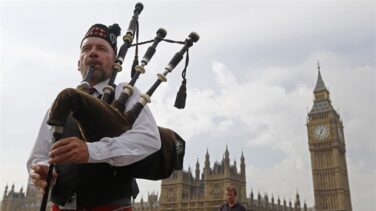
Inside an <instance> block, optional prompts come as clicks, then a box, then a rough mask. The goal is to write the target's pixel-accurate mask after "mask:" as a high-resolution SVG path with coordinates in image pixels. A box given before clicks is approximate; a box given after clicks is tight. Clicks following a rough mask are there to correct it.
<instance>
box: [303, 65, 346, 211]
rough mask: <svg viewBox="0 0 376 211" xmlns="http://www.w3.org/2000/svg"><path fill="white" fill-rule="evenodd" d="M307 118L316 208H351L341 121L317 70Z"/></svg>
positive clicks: (323, 210)
mask: <svg viewBox="0 0 376 211" xmlns="http://www.w3.org/2000/svg"><path fill="white" fill-rule="evenodd" d="M313 93H314V101H313V106H312V109H311V111H310V112H309V113H308V118H307V132H308V145H309V151H310V153H311V165H312V178H313V189H314V196H315V208H316V210H317V211H334V210H335V211H351V210H352V208H351V197H350V188H349V179H348V172H347V164H346V156H345V153H346V146H345V139H344V135H343V134H344V133H343V125H342V120H341V118H340V116H339V114H338V113H337V111H336V110H334V108H333V106H332V103H331V101H330V98H329V90H328V89H327V88H326V86H325V84H324V81H323V80H322V77H321V73H320V65H319V64H318V78H317V82H316V86H315V89H314V91H313Z"/></svg>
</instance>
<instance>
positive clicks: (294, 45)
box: [0, 0, 376, 211]
mask: <svg viewBox="0 0 376 211" xmlns="http://www.w3.org/2000/svg"><path fill="white" fill-rule="evenodd" d="M135 3H136V1H3V0H2V1H1V10H0V13H1V34H0V36H1V42H0V45H1V62H0V65H1V75H0V78H1V92H0V96H1V98H0V100H1V103H0V106H1V109H0V111H1V113H0V115H1V123H0V125H1V127H0V128H1V129H0V130H1V131H0V134H1V136H0V138H1V149H0V150H1V151H0V165H1V167H0V194H1V195H0V196H1V198H2V193H3V190H4V187H5V185H6V184H9V185H12V184H13V183H14V184H15V186H16V189H17V190H19V189H20V188H21V186H24V187H25V186H26V182H27V177H28V175H27V171H26V160H27V157H28V156H29V153H30V150H31V148H32V145H33V143H34V140H35V138H36V135H37V132H38V129H39V126H40V122H41V120H42V118H43V115H44V114H45V112H46V110H47V109H48V107H49V105H50V104H51V103H52V101H53V99H54V98H55V97H56V95H57V93H58V92H59V91H61V90H62V89H64V88H66V87H75V86H76V85H77V84H78V83H79V82H80V75H79V72H78V71H77V61H78V55H79V43H80V41H81V39H82V37H83V35H84V34H85V32H86V31H87V29H88V28H89V27H90V26H91V25H92V24H93V23H104V24H106V25H110V24H113V23H119V24H120V26H121V27H122V28H123V32H125V29H126V28H127V26H128V23H129V21H130V18H131V16H132V12H133V9H134V5H135ZM143 3H144V6H145V8H144V11H143V12H142V13H141V15H140V19H139V20H140V39H141V40H149V39H152V38H153V37H154V36H155V32H156V30H157V29H158V28H160V27H164V28H165V29H166V30H167V32H168V34H167V38H170V39H176V40H184V39H185V37H186V36H187V35H188V34H189V33H190V32H191V31H196V32H198V33H199V34H200V35H201V39H200V41H199V42H198V43H196V44H195V45H194V46H193V47H192V49H191V50H190V65H189V67H188V71H187V78H188V99H187V105H186V109H184V110H177V109H175V108H173V101H174V98H175V93H176V91H177V90H178V87H179V85H180V81H181V77H180V71H181V69H182V68H183V66H182V64H181V65H180V66H178V67H177V68H176V70H175V71H176V72H174V73H173V74H170V75H169V80H168V83H164V84H162V85H161V86H160V87H159V89H158V90H157V91H156V93H155V95H154V96H153V98H152V104H150V108H151V110H152V111H153V113H154V115H155V118H156V120H157V122H158V124H159V125H161V126H164V127H170V128H173V129H174V130H176V131H177V132H178V133H179V134H180V135H181V136H182V137H184V138H185V140H186V142H187V143H186V146H187V149H186V156H185V161H184V168H185V169H188V167H189V166H190V167H191V169H193V170H194V166H195V162H196V161H197V159H198V160H199V162H200V168H201V171H202V168H203V163H204V155H205V152H206V150H207V149H208V150H209V153H210V161H211V164H212V165H213V163H214V162H215V161H220V160H221V159H222V156H223V153H224V151H225V148H226V145H228V148H229V151H230V158H231V163H233V161H234V159H236V161H237V165H239V163H240V161H239V159H240V155H241V152H243V153H244V156H245V160H246V168H247V194H248V195H249V193H250V191H251V188H252V189H253V190H254V192H256V193H257V192H260V193H268V194H269V196H270V195H271V194H273V195H274V196H275V197H276V196H280V197H281V198H283V197H285V198H286V199H287V200H288V199H289V198H291V199H294V198H295V193H296V191H297V190H298V192H299V194H300V196H301V199H302V200H305V201H306V202H307V204H308V206H312V205H313V203H314V199H313V187H312V176H311V163H310V154H309V150H308V144H307V142H308V140H307V132H306V126H305V124H306V117H307V112H308V111H309V109H310V108H311V106H312V104H313V88H314V85H315V83H316V80H317V73H318V71H317V61H318V60H319V61H320V64H321V73H322V77H323V80H324V82H325V84H326V86H327V87H328V89H329V91H330V95H331V100H332V104H333V106H334V108H336V109H337V111H338V112H339V114H340V115H341V118H342V120H343V122H344V126H345V131H344V132H345V142H346V149H347V151H346V156H347V164H348V173H349V182H350V189H351V197H352V204H353V210H362V211H371V210H374V207H376V179H375V178H376V156H375V154H376V143H375V137H376V124H375V121H376V112H375V107H376V94H375V90H376V85H375V84H376V59H375V58H376V41H375V37H376V3H375V1H277V0H275V1H265V0H264V1H143ZM122 34H123V33H122ZM119 43H122V42H121V41H120V39H119ZM180 47H181V46H177V45H172V44H167V43H161V44H160V45H159V47H158V49H157V53H156V55H155V56H154V58H153V59H152V61H151V62H150V64H149V65H148V66H147V74H145V75H143V76H142V77H141V79H140V80H139V81H138V83H137V86H138V87H139V89H140V90H141V91H146V89H148V88H149V87H150V86H151V84H152V83H153V82H154V81H155V79H156V77H155V75H156V73H159V72H162V71H163V67H164V66H165V65H166V64H167V63H168V61H169V60H170V58H171V57H172V56H173V54H174V53H175V52H176V51H178V50H179V49H180ZM131 52H133V50H131V51H130V52H129V54H128V56H127V57H126V59H128V60H131ZM143 52H144V50H143V49H141V54H143ZM132 54H133V53H132ZM123 67H124V71H123V72H121V73H120V74H119V75H118V79H117V81H129V71H128V69H129V62H125V64H124V65H123ZM238 169H240V168H239V166H238ZM159 188H160V182H158V181H157V182H155V181H140V189H141V193H140V195H139V197H138V199H140V198H141V197H142V196H143V197H144V199H145V198H146V196H147V193H148V192H151V191H159Z"/></svg>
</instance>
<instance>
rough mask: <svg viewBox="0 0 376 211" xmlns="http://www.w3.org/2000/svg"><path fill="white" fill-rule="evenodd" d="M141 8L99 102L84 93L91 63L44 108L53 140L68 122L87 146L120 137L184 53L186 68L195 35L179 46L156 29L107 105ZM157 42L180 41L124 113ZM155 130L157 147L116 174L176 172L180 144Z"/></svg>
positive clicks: (162, 130) (168, 133) (138, 175)
mask: <svg viewBox="0 0 376 211" xmlns="http://www.w3.org/2000/svg"><path fill="white" fill-rule="evenodd" d="M142 9H143V5H142V4H141V3H137V4H136V6H135V10H134V15H133V17H132V20H131V22H130V24H129V27H128V30H127V32H126V34H125V35H124V37H123V41H124V43H123V44H122V46H121V48H120V50H119V53H118V56H117V59H116V61H115V63H114V65H113V73H112V75H111V78H110V80H109V83H108V85H107V86H106V87H105V88H104V89H103V96H102V98H101V99H98V98H97V97H94V96H92V95H90V94H89V90H90V89H91V87H90V84H89V81H90V79H91V76H92V74H93V71H94V70H93V69H94V66H93V65H89V67H88V70H87V73H86V75H85V77H84V80H83V82H82V83H81V84H80V85H79V86H78V87H77V89H74V88H67V89H64V90H63V91H61V92H60V93H59V94H58V96H57V98H56V99H55V101H54V103H53V105H52V107H51V109H50V113H49V117H48V120H47V123H48V124H49V125H51V126H53V139H54V140H53V141H54V142H57V141H59V140H60V139H61V138H64V136H65V135H64V130H65V127H66V124H67V122H73V123H74V124H76V125H77V126H78V128H79V131H80V134H79V135H80V136H81V137H82V138H83V140H84V141H87V142H93V141H98V140H100V139H102V138H103V137H110V138H111V137H117V136H120V135H121V134H123V133H124V132H126V131H127V130H130V129H131V128H132V125H133V123H134V122H135V121H136V119H137V117H138V115H139V114H140V113H141V111H142V109H143V108H144V106H145V105H146V104H147V103H149V102H150V97H151V96H152V94H153V93H154V91H155V90H156V89H157V87H158V86H159V85H160V84H161V83H162V82H165V81H166V80H167V79H166V76H167V74H168V73H170V72H171V71H172V70H173V69H174V68H175V67H176V66H177V65H178V64H179V62H180V61H181V60H182V59H183V57H184V54H187V55H186V64H185V69H186V67H187V64H188V49H189V48H190V47H191V46H192V45H193V43H195V42H197V41H198V40H199V35H198V34H197V33H195V32H192V33H190V34H189V36H188V38H187V39H185V41H184V42H177V41H172V40H167V39H164V37H165V36H166V31H165V30H164V29H159V30H158V31H157V36H156V37H155V38H154V39H153V40H151V41H149V42H153V43H152V45H151V46H150V47H149V48H148V49H147V51H146V53H145V55H144V57H143V58H142V60H141V64H140V65H135V68H134V69H135V71H134V73H133V74H132V79H131V81H130V82H129V83H128V84H127V85H125V86H124V87H123V92H122V93H121V94H120V97H119V98H118V99H115V100H114V101H113V102H111V99H112V96H114V90H115V89H114V87H115V85H114V81H115V78H116V74H117V73H118V72H120V71H121V69H122V66H121V65H122V63H123V61H124V58H125V56H126V54H127V51H128V49H129V48H130V47H131V46H132V42H133V37H134V36H135V35H137V34H138V15H139V14H140V13H141V11H142ZM162 40H163V41H167V42H175V43H180V44H183V45H184V46H183V47H182V48H181V50H180V51H178V52H177V53H176V54H175V55H174V56H173V58H172V59H171V60H170V62H169V63H168V64H167V65H166V67H165V71H164V72H163V73H160V74H158V79H157V80H156V82H155V83H154V84H153V85H152V86H151V88H150V89H149V90H148V91H147V92H146V93H145V94H142V95H141V97H140V99H139V101H138V102H137V103H136V104H135V105H134V106H133V107H132V108H131V109H130V110H128V111H127V112H125V109H126V108H125V104H126V102H127V100H128V98H129V96H131V95H132V91H133V86H134V84H135V83H136V80H137V79H138V77H139V75H140V74H141V73H143V72H144V71H145V69H144V67H145V66H146V65H147V64H148V62H149V61H150V59H151V58H152V57H153V55H154V53H155V51H156V47H157V45H158V43H159V42H160V41H162ZM137 41H138V39H137ZM145 43H146V42H145ZM137 44H138V43H136V44H135V46H136V47H137ZM185 69H184V71H185ZM184 74H185V72H184ZM183 78H184V81H183V84H184V83H185V76H183ZM181 89H182V87H181ZM183 98H184V96H183ZM177 101H178V100H177ZM176 104H179V103H177V102H175V106H176ZM182 107H184V105H183V106H181V105H180V108H182ZM158 130H159V133H160V139H161V148H160V149H159V150H158V151H156V152H154V153H153V154H151V155H149V156H147V157H146V158H144V159H142V160H140V161H138V162H135V163H133V164H130V165H127V166H121V167H116V168H117V171H119V172H120V173H122V172H126V175H128V176H130V177H133V178H142V179H149V180H159V179H164V178H167V177H169V176H170V175H171V173H172V172H173V171H174V170H181V169H182V166H183V158H184V153H185V141H184V140H183V139H182V138H181V137H180V136H179V135H178V134H177V133H176V132H174V131H173V130H171V129H168V128H162V127H158ZM53 168H54V164H51V165H50V167H49V172H48V175H47V187H46V190H45V194H44V198H43V200H42V206H41V210H44V209H42V208H43V207H45V206H46V205H45V204H46V203H47V199H48V192H49V189H50V185H51V178H52V171H53Z"/></svg>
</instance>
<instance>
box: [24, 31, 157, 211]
mask: <svg viewBox="0 0 376 211" xmlns="http://www.w3.org/2000/svg"><path fill="white" fill-rule="evenodd" d="M119 34H120V27H119V26H118V25H117V24H114V25H112V26H110V27H106V26H104V25H102V24H95V25H93V26H92V27H91V28H90V29H89V30H88V32H87V33H86V35H85V37H84V38H83V40H82V42H81V53H80V59H79V62H78V69H79V71H80V72H81V74H82V76H83V77H84V76H85V74H86V71H87V69H88V66H90V65H92V66H93V67H94V72H93V75H92V77H91V80H90V82H89V83H90V85H91V86H92V87H93V88H94V89H93V90H92V92H91V94H92V95H93V96H99V95H102V94H103V92H102V90H103V87H104V86H105V85H107V84H108V80H109V77H110V76H111V73H112V66H113V63H114V62H115V59H116V53H117V45H116V38H117V36H118V35H119ZM122 87H123V86H122V84H119V85H118V86H117V87H116V91H115V98H116V97H117V96H119V94H120V92H121V91H122ZM139 97H140V93H139V91H137V90H136V89H135V90H134V93H133V95H131V96H130V98H129V99H128V103H127V108H131V106H132V105H133V104H135V103H136V102H137V101H138V99H139ZM94 115H100V114H94ZM47 117H48V115H46V116H45V118H44V120H43V122H42V125H41V127H40V130H39V134H38V137H37V140H36V142H35V145H34V147H33V149H32V152H31V155H30V158H29V160H28V163H27V165H28V169H30V178H31V180H32V182H33V183H34V184H35V185H36V186H37V187H38V188H39V189H41V190H42V191H44V189H45V187H46V185H47V184H46V175H47V170H48V165H49V164H50V163H54V164H57V165H56V169H57V171H58V172H59V170H60V171H62V172H64V173H62V174H59V175H58V176H57V174H56V173H55V174H54V177H55V178H56V177H58V179H57V181H56V183H55V185H54V187H53V190H52V193H51V199H52V201H53V202H54V204H53V210H64V209H69V210H70V209H73V210H75V209H77V210H84V209H85V208H91V209H90V210H103V211H105V210H114V209H118V210H131V208H129V207H130V206H131V196H132V195H137V190H138V189H137V184H135V180H134V179H132V178H131V177H127V176H126V175H122V174H116V170H115V168H114V167H116V166H126V165H129V164H132V163H135V162H137V161H139V160H141V159H143V158H145V157H147V156H148V155H150V154H152V153H153V152H155V151H157V150H158V149H160V147H161V141H160V134H159V132H158V129H157V125H156V123H155V120H154V118H153V115H152V113H151V112H150V110H149V108H148V107H145V108H144V109H143V110H142V112H141V113H140V115H139V116H138V118H137V120H136V121H135V123H134V124H133V126H132V128H131V129H130V130H127V131H126V132H124V133H123V134H121V135H120V136H118V137H112V138H109V137H104V138H102V139H100V140H96V141H94V142H84V141H83V140H82V139H81V137H76V136H70V137H66V138H63V139H61V140H59V141H58V142H56V143H55V144H53V143H52V136H53V131H52V127H51V126H49V125H47ZM108 124H111V123H110V122H109V123H108ZM66 129H69V128H68V127H66ZM72 130H74V128H73V129H72ZM76 130H77V129H76ZM67 133H69V132H67ZM120 208H122V209H120Z"/></svg>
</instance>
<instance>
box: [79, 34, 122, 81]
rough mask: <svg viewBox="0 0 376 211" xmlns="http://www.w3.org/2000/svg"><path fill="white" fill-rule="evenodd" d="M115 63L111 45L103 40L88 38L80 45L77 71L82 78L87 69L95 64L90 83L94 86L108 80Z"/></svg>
mask: <svg viewBox="0 0 376 211" xmlns="http://www.w3.org/2000/svg"><path fill="white" fill-rule="evenodd" d="M114 62H115V52H114V50H113V49H112V47H111V45H110V44H109V43H108V42H107V41H105V40H104V39H101V38H98V37H88V38H86V39H85V40H84V41H83V42H82V45H81V53H80V61H79V64H78V65H79V70H80V72H81V74H82V77H84V76H85V74H86V72H87V68H88V67H89V66H90V65H91V64H95V66H94V67H95V68H94V74H93V77H92V79H91V81H90V84H91V85H95V84H97V83H99V82H101V81H104V80H106V79H108V78H109V77H110V76H111V73H112V65H113V63H114Z"/></svg>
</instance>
